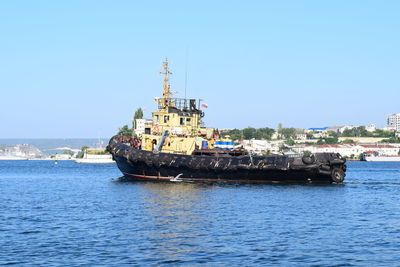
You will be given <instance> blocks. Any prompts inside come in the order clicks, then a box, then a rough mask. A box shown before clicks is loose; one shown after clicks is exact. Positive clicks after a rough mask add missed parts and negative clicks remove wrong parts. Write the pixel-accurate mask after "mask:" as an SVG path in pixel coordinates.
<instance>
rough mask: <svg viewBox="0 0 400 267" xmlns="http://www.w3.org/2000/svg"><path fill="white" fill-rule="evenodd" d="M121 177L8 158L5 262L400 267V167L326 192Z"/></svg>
mask: <svg viewBox="0 0 400 267" xmlns="http://www.w3.org/2000/svg"><path fill="white" fill-rule="evenodd" d="M120 176H121V173H120V172H119V170H118V169H117V166H116V165H114V164H99V165H95V164H93V165H92V164H76V163H74V162H71V161H59V164H54V162H52V161H0V265H12V264H14V265H17V266H18V265H20V266H111V265H116V266H131V265H133V266H134V265H137V266H149V265H150V266H151V265H162V266H164V265H166V266H168V265H170V266H181V265H183V266H227V265H231V266H400V163H379V162H349V163H348V171H347V177H346V180H345V181H346V183H345V184H343V185H325V186H313V185H238V184H191V183H154V182H124V181H121V180H120V179H118V178H119V177H120Z"/></svg>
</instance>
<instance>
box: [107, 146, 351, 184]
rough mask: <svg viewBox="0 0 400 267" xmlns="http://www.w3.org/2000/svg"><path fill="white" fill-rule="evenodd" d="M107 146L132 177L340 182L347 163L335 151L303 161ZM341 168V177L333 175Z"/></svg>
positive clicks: (127, 174) (192, 180) (193, 180)
mask: <svg viewBox="0 0 400 267" xmlns="http://www.w3.org/2000/svg"><path fill="white" fill-rule="evenodd" d="M108 150H109V151H110V152H111V153H112V155H113V157H114V159H115V161H116V162H117V165H118V168H119V169H120V170H121V172H122V173H123V174H124V176H126V177H128V178H129V179H132V180H146V181H148V180H153V181H168V182H231V183H294V184H305V183H317V184H327V183H328V184H330V183H332V182H341V181H343V178H344V172H345V170H346V165H345V164H344V162H345V161H344V160H342V159H340V158H339V157H338V156H336V157H335V156H334V155H336V154H331V153H321V154H320V155H317V156H316V159H315V160H314V162H312V163H310V164H305V163H303V161H302V158H301V157H297V158H289V157H287V156H269V157H249V156H240V157H213V156H201V155H198V156H190V155H176V154H166V153H158V154H154V153H153V152H148V151H143V150H137V149H133V148H131V147H129V146H127V145H125V144H123V143H119V142H118V141H115V140H113V139H111V140H110V144H109V146H108ZM334 169H335V170H337V169H340V170H341V173H343V177H342V179H341V181H340V179H339V181H335V180H337V179H335V178H334V176H333V175H332V171H333V170H334Z"/></svg>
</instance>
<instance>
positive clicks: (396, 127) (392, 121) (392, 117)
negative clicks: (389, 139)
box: [386, 113, 400, 132]
mask: <svg viewBox="0 0 400 267" xmlns="http://www.w3.org/2000/svg"><path fill="white" fill-rule="evenodd" d="M386 129H388V130H391V131H397V132H400V113H394V114H389V115H388V118H387V125H386Z"/></svg>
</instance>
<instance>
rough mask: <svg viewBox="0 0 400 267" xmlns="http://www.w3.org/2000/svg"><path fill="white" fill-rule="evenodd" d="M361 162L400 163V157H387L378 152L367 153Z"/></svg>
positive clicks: (363, 155)
mask: <svg viewBox="0 0 400 267" xmlns="http://www.w3.org/2000/svg"><path fill="white" fill-rule="evenodd" d="M361 161H400V156H385V155H381V154H379V152H377V151H366V152H364V153H363V154H362V156H361Z"/></svg>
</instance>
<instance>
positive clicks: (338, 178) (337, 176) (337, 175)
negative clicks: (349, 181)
mask: <svg viewBox="0 0 400 267" xmlns="http://www.w3.org/2000/svg"><path fill="white" fill-rule="evenodd" d="M345 176H346V174H345V173H344V171H343V170H342V169H341V168H338V167H334V168H333V169H332V172H331V178H332V181H333V182H335V183H341V182H343V180H344V177H345Z"/></svg>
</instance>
